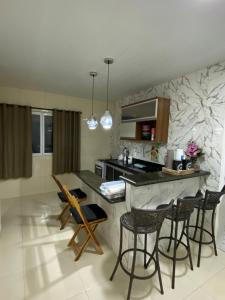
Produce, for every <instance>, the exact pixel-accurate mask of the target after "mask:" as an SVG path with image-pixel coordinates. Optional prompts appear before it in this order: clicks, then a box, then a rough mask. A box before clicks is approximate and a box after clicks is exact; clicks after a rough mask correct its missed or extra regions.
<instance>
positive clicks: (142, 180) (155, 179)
mask: <svg viewBox="0 0 225 300" xmlns="http://www.w3.org/2000/svg"><path fill="white" fill-rule="evenodd" d="M208 175H210V172H208V171H203V170H200V171H199V172H195V173H193V174H189V175H177V176H175V175H170V174H165V173H163V172H152V173H144V174H133V175H124V176H120V178H121V179H123V180H125V181H126V182H128V183H130V184H132V185H134V186H144V185H148V184H156V183H163V182H169V181H175V180H181V179H186V178H193V177H200V176H208Z"/></svg>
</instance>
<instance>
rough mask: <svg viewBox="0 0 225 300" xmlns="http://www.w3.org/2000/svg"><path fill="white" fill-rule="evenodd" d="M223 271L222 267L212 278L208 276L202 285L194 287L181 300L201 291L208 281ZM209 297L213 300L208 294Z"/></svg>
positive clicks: (224, 268)
mask: <svg viewBox="0 0 225 300" xmlns="http://www.w3.org/2000/svg"><path fill="white" fill-rule="evenodd" d="M223 270H225V267H224V266H223V267H222V269H220V270H218V271H217V272H216V273H215V274H213V275H212V276H210V277H209V278H208V279H207V280H206V281H204V283H202V284H201V285H200V286H198V287H196V288H195V289H194V290H193V291H192V292H191V293H190V294H188V295H186V296H185V297H184V298H182V299H181V300H185V299H187V298H188V297H189V296H191V295H192V294H193V293H195V292H196V291H198V290H200V289H202V288H203V287H204V286H205V285H206V284H207V282H208V281H209V280H211V279H213V277H215V276H216V275H218V274H219V273H220V272H221V271H223ZM210 297H212V298H213V299H214V297H213V296H212V295H211V294H210Z"/></svg>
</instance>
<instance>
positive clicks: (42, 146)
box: [32, 110, 53, 155]
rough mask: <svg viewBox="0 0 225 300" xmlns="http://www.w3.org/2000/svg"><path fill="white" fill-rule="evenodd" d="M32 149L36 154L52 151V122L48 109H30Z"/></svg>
mask: <svg viewBox="0 0 225 300" xmlns="http://www.w3.org/2000/svg"><path fill="white" fill-rule="evenodd" d="M32 151H33V154H37V155H43V154H51V153H52V152H53V124H52V112H50V111H35V110H34V111H32Z"/></svg>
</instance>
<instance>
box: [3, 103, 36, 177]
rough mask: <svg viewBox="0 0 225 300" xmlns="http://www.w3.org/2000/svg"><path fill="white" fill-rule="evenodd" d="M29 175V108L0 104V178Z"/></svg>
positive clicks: (30, 158) (30, 170)
mask: <svg viewBox="0 0 225 300" xmlns="http://www.w3.org/2000/svg"><path fill="white" fill-rule="evenodd" d="M31 176H32V119H31V108H30V107H28V106H18V105H9V104H0V178H1V179H9V178H19V177H31Z"/></svg>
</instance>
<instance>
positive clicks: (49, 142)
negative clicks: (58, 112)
mask: <svg viewBox="0 0 225 300" xmlns="http://www.w3.org/2000/svg"><path fill="white" fill-rule="evenodd" d="M44 119H45V124H44V125H45V126H44V135H45V145H44V152H45V153H52V152H53V135H52V127H53V126H52V116H44Z"/></svg>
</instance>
